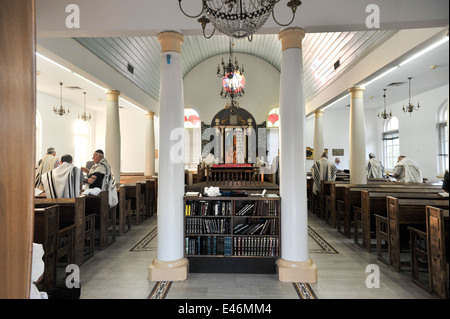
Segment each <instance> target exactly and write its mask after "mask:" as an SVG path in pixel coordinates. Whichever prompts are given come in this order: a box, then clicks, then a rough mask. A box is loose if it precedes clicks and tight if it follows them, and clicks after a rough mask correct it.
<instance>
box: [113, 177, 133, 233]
mask: <svg viewBox="0 0 450 319" xmlns="http://www.w3.org/2000/svg"><path fill="white" fill-rule="evenodd" d="M117 197H118V198H119V203H118V204H117V214H118V216H117V218H116V234H117V235H118V236H122V235H123V234H125V233H127V232H129V231H130V230H131V208H130V203H129V201H130V200H128V201H127V199H126V190H125V186H124V185H119V186H118V187H117Z"/></svg>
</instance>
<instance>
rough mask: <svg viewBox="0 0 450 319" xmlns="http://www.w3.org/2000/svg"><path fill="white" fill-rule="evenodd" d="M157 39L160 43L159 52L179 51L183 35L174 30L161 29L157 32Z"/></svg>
mask: <svg viewBox="0 0 450 319" xmlns="http://www.w3.org/2000/svg"><path fill="white" fill-rule="evenodd" d="M158 40H159V42H160V43H161V52H166V51H175V52H178V53H181V44H182V43H183V41H184V36H183V35H182V34H181V33H179V32H176V31H163V32H161V33H160V34H158Z"/></svg>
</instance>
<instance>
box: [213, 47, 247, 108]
mask: <svg viewBox="0 0 450 319" xmlns="http://www.w3.org/2000/svg"><path fill="white" fill-rule="evenodd" d="M231 47H232V44H231V41H230V56H229V58H228V63H225V61H224V60H223V58H222V63H221V64H218V65H217V76H218V77H219V78H221V79H222V91H221V92H220V96H221V97H222V98H223V99H228V98H231V99H232V100H234V99H235V98H241V97H242V96H244V94H245V91H244V85H245V78H244V65H243V64H242V65H241V67H239V62H238V60H237V58H236V57H235V58H234V63H233V54H232V53H231Z"/></svg>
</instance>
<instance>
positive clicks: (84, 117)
mask: <svg viewBox="0 0 450 319" xmlns="http://www.w3.org/2000/svg"><path fill="white" fill-rule="evenodd" d="M83 94H84V112H83V114H81V115H80V114H78V118H79V119H82V120H83V121H89V120H90V119H91V117H92V116H91V114H90V113H89V115H88V114H87V113H86V92H83Z"/></svg>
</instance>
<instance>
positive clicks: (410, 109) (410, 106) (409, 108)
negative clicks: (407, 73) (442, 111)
mask: <svg viewBox="0 0 450 319" xmlns="http://www.w3.org/2000/svg"><path fill="white" fill-rule="evenodd" d="M411 79H412V78H411V77H409V78H408V80H409V102H408V105H407V106H405V105H403V112H405V113H406V112H409V115H410V116H411V113H412V112H413V111H414V110H416V111H418V110H419V108H420V105H419V102H417V106H415V105H414V104H412V102H411Z"/></svg>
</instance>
